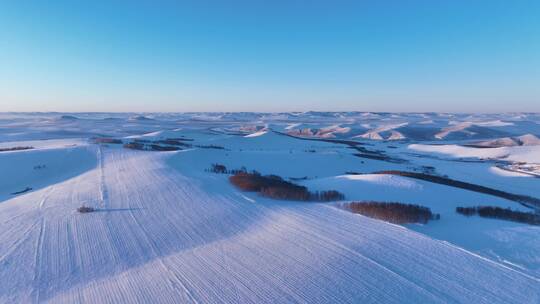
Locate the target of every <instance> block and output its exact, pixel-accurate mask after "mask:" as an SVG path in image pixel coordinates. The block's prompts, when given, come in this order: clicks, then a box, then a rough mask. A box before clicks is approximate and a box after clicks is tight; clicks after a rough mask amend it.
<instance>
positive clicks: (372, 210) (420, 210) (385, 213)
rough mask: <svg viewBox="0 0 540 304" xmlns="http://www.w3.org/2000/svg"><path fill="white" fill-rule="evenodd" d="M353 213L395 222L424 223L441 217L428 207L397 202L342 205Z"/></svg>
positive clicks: (367, 202) (366, 202)
mask: <svg viewBox="0 0 540 304" xmlns="http://www.w3.org/2000/svg"><path fill="white" fill-rule="evenodd" d="M341 207H342V208H344V209H346V210H349V211H351V212H353V213H358V214H362V215H365V216H369V217H372V218H376V219H379V220H384V221H387V222H390V223H394V224H407V223H422V224H426V223H427V222H428V221H429V220H438V219H440V215H439V214H433V213H432V212H431V210H430V209H429V208H427V207H423V206H420V205H413V204H402V203H396V202H374V201H365V202H350V203H345V204H342V205H341Z"/></svg>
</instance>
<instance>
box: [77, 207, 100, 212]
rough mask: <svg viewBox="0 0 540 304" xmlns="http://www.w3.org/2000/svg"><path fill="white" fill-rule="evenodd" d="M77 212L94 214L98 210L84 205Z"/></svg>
mask: <svg viewBox="0 0 540 304" xmlns="http://www.w3.org/2000/svg"><path fill="white" fill-rule="evenodd" d="M77 211H78V212H79V213H90V212H94V211H96V210H95V209H94V208H92V207H87V206H84V205H83V206H81V207H79V208H77Z"/></svg>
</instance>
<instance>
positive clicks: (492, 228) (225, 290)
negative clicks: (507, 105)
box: [0, 112, 540, 303]
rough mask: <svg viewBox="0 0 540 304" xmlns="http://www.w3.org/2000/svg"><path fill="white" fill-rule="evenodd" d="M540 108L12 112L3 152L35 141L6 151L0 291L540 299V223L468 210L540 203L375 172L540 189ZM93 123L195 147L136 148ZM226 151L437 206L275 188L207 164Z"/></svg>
mask: <svg viewBox="0 0 540 304" xmlns="http://www.w3.org/2000/svg"><path fill="white" fill-rule="evenodd" d="M539 123H540V115H538V114H515V113H514V114H489V115H468V114H435V113H417V114H415V113H411V114H389V113H358V112H351V113H320V112H305V113H270V114H268V113H178V114H173V113H155V114H139V113H125V114H124V113H111V114H109V113H75V114H61V113H3V114H2V113H0V151H2V149H7V148H13V147H33V149H27V150H15V151H4V152H0V172H1V173H2V175H1V178H0V278H1V282H2V283H1V284H0V302H1V303H42V302H52V303H125V302H129V303H291V302H300V303H456V302H457V303H539V302H540V226H532V225H526V224H521V223H516V222H510V221H503V220H495V219H486V218H481V217H464V216H462V215H460V214H457V213H456V212H455V208H456V207H458V206H477V205H491V206H498V207H503V208H507V207H509V208H512V209H514V210H521V211H530V212H535V211H536V212H538V210H539V209H538V208H536V207H534V206H532V207H526V206H524V205H522V204H520V203H518V202H515V201H510V200H508V199H504V198H501V197H496V196H492V195H488V194H483V193H477V192H472V191H468V190H464V189H460V188H454V187H450V186H446V185H441V184H435V183H432V182H428V181H424V180H417V179H412V178H409V177H402V176H394V175H386V174H379V173H376V172H378V171H384V170H401V171H414V172H426V170H427V171H428V172H430V173H431V174H436V175H440V176H446V177H448V178H452V179H455V180H459V181H464V182H468V183H474V184H478V185H481V186H485V187H490V188H493V189H498V190H502V191H507V192H510V193H514V194H520V195H527V196H530V197H534V198H540V190H539V189H540V179H539V178H538V177H537V175H538V173H539V172H540V170H539V168H540V159H539V155H540V145H538V142H536V140H535V138H537V137H540V124H539ZM524 135H526V136H525V137H523V136H524ZM97 137H99V138H103V137H110V138H114V139H117V140H122V141H123V142H124V143H128V142H134V141H135V140H139V141H141V142H144V141H146V142H148V141H153V142H156V141H159V140H162V141H163V140H176V141H181V142H182V143H184V144H186V145H185V146H182V147H181V148H182V149H181V150H179V151H168V152H157V151H139V150H132V149H127V148H124V147H122V144H114V143H108V144H104V143H101V144H98V143H96V141H95V138H97ZM349 141H354V143H355V144H358V145H359V146H357V147H356V148H352V145H351V142H349ZM494 143H495V144H496V145H497V146H496V147H491V146H489V145H493V144H494ZM486 145H488V147H486ZM501 145H502V146H501ZM358 147H362V149H364V150H361V149H360V150H358V149H359V148H358ZM366 151H367V152H366ZM359 152H360V154H359V156H355V155H354V154H357V153H359ZM373 155H375V156H376V157H373ZM380 156H384V157H380ZM395 160H399V161H395ZM213 163H219V164H223V165H225V166H226V167H227V168H229V169H238V168H241V167H246V168H247V169H248V170H257V171H259V172H261V173H263V174H277V175H280V176H282V177H283V178H286V179H289V178H293V179H294V180H295V182H296V183H299V184H302V185H304V186H307V187H308V188H309V189H312V190H328V189H335V190H338V191H340V192H342V193H344V194H345V196H346V200H347V201H361V200H376V201H397V202H403V203H414V204H420V205H423V206H426V207H429V208H431V210H432V211H433V212H435V213H439V214H440V215H441V219H440V220H436V221H430V222H429V223H428V224H425V225H420V224H409V225H405V226H398V225H394V224H390V223H386V222H383V221H379V220H375V219H371V218H368V217H364V216H361V215H355V214H352V213H349V212H348V211H345V210H342V209H339V208H338V207H337V203H338V202H329V203H307V202H292V201H278V200H271V199H268V198H263V197H260V196H259V195H257V194H255V193H250V192H241V191H238V190H237V189H236V188H234V187H233V186H232V185H230V184H229V182H228V180H227V177H228V176H227V175H226V174H216V173H211V172H208V170H207V169H208V168H210V166H211V164H213ZM14 193H15V194H14ZM81 205H86V206H89V207H93V208H95V209H96V212H92V213H87V214H82V213H78V212H77V211H76V209H77V208H78V207H80V206H81Z"/></svg>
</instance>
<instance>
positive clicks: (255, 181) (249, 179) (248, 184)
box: [216, 167, 345, 202]
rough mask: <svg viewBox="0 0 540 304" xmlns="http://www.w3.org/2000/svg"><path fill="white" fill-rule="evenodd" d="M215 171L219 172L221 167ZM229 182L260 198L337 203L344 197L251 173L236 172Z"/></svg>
mask: <svg viewBox="0 0 540 304" xmlns="http://www.w3.org/2000/svg"><path fill="white" fill-rule="evenodd" d="M216 169H218V170H221V169H222V168H221V167H217V168H216ZM229 181H230V182H231V183H232V184H233V185H235V186H236V187H238V188H239V189H241V190H244V191H253V192H259V193H260V194H261V195H262V196H265V197H269V198H274V199H281V200H295V201H319V202H328V201H339V200H343V199H345V196H344V195H343V194H342V193H340V192H338V191H335V190H329V191H316V192H311V191H309V190H308V188H306V187H304V186H300V185H297V184H294V183H291V182H288V181H285V180H283V178H281V177H280V176H277V175H261V174H260V173H258V172H256V171H253V172H245V171H241V172H237V173H235V174H234V175H232V176H230V177H229Z"/></svg>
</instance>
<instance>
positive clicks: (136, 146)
mask: <svg viewBox="0 0 540 304" xmlns="http://www.w3.org/2000/svg"><path fill="white" fill-rule="evenodd" d="M123 147H124V148H126V149H133V150H142V151H178V150H182V149H181V148H179V147H175V146H162V145H158V144H153V143H151V142H148V141H139V140H137V141H133V142H129V143H126V144H124V146H123Z"/></svg>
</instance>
